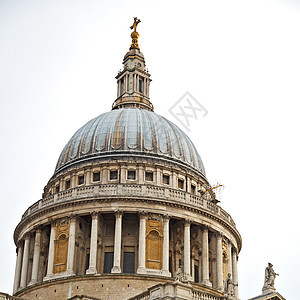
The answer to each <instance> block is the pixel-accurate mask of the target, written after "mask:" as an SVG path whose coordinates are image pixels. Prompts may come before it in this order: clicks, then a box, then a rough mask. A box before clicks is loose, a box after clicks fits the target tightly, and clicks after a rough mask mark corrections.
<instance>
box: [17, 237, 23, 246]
mask: <svg viewBox="0 0 300 300" xmlns="http://www.w3.org/2000/svg"><path fill="white" fill-rule="evenodd" d="M19 247H23V239H20V240H18V241H17V248H19Z"/></svg>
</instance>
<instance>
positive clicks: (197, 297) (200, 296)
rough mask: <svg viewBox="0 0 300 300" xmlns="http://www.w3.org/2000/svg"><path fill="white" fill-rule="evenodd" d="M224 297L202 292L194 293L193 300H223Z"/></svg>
mask: <svg viewBox="0 0 300 300" xmlns="http://www.w3.org/2000/svg"><path fill="white" fill-rule="evenodd" d="M222 299H225V298H224V297H222V296H214V295H210V294H207V293H203V292H200V291H193V300H222Z"/></svg>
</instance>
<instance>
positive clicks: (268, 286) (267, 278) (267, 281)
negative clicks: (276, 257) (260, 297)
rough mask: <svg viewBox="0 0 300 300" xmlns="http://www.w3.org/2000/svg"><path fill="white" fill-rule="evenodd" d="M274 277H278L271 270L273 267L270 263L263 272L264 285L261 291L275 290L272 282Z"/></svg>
mask: <svg viewBox="0 0 300 300" xmlns="http://www.w3.org/2000/svg"><path fill="white" fill-rule="evenodd" d="M276 275H277V276H279V274H277V273H275V271H274V270H273V265H272V264H271V263H268V266H267V267H266V271H265V283H264V286H263V290H266V289H275V288H274V281H275V277H276Z"/></svg>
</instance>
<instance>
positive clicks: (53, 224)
mask: <svg viewBox="0 0 300 300" xmlns="http://www.w3.org/2000/svg"><path fill="white" fill-rule="evenodd" d="M56 223H57V219H52V220H50V222H49V224H50V225H51V227H52V226H53V227H54V226H56Z"/></svg>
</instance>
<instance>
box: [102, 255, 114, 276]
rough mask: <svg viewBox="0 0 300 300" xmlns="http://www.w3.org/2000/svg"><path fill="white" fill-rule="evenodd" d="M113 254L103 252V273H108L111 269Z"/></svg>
mask: <svg viewBox="0 0 300 300" xmlns="http://www.w3.org/2000/svg"><path fill="white" fill-rule="evenodd" d="M113 261H114V253H113V252H105V254H104V270H103V273H110V272H111V269H112V267H113Z"/></svg>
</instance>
